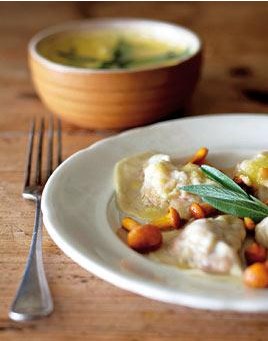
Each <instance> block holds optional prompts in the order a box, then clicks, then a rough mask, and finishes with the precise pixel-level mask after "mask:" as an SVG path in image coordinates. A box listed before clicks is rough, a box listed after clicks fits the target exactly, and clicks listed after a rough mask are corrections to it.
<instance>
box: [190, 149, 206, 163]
mask: <svg viewBox="0 0 268 341" xmlns="http://www.w3.org/2000/svg"><path fill="white" fill-rule="evenodd" d="M207 155H208V149H207V148H206V147H202V148H200V149H198V151H196V152H195V154H194V156H193V157H192V158H191V159H190V161H189V162H190V163H194V164H195V165H202V164H203V163H205V160H206V157H207Z"/></svg>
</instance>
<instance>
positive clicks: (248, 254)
mask: <svg viewBox="0 0 268 341" xmlns="http://www.w3.org/2000/svg"><path fill="white" fill-rule="evenodd" d="M266 257H267V249H265V247H263V246H262V245H260V244H257V243H255V242H254V243H252V244H251V245H249V246H248V247H247V248H246V250H245V258H246V261H247V264H249V265H251V264H253V263H257V262H265V260H266Z"/></svg>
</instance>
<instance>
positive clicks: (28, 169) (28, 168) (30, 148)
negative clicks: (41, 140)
mask: <svg viewBox="0 0 268 341" xmlns="http://www.w3.org/2000/svg"><path fill="white" fill-rule="evenodd" d="M34 131H35V119H33V121H32V124H31V127H30V131H29V142H28V148H27V155H26V168H25V179H24V187H23V188H24V189H25V188H26V187H27V186H29V185H30V178H31V166H32V155H33V141H34Z"/></svg>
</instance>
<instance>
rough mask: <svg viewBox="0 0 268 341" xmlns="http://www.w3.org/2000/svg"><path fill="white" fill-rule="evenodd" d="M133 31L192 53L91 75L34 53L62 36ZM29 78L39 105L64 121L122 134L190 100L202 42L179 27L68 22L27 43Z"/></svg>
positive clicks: (133, 22) (139, 21)
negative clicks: (49, 39)
mask: <svg viewBox="0 0 268 341" xmlns="http://www.w3.org/2000/svg"><path fill="white" fill-rule="evenodd" d="M107 28H108V29H111V30H112V29H115V28H116V29H120V30H121V29H122V30H123V31H125V30H129V29H131V30H135V31H136V30H137V32H146V33H148V32H149V33H150V34H152V35H153V36H155V37H157V38H160V39H163V40H167V39H169V40H171V41H173V42H177V43H178V45H181V44H184V45H185V46H187V48H188V49H189V51H190V53H189V55H187V56H186V57H184V58H182V59H181V60H179V61H176V62H175V63H174V64H172V65H169V66H161V65H160V66H159V65H158V66H148V67H146V68H135V69H134V68H133V69H124V70H122V69H120V70H116V69H113V70H93V69H86V68H77V67H72V66H66V65H62V64H58V63H55V62H52V61H49V60H48V59H46V58H45V57H43V56H42V55H41V54H40V53H39V52H38V49H37V46H38V43H39V42H40V41H42V40H43V39H45V38H47V37H49V36H53V35H56V34H59V33H60V34H62V32H70V31H71V32H75V31H96V30H102V29H106V30H107ZM29 64H30V69H31V73H32V79H33V82H34V85H35V88H36V91H37V92H38V94H39V96H40V98H41V100H42V101H43V102H44V104H45V105H46V106H47V107H48V109H49V110H51V111H52V112H53V113H55V114H56V115H58V116H60V117H62V119H63V120H65V121H68V122H70V123H73V124H75V125H77V126H80V127H85V128H97V129H122V128H128V127H134V126H140V125H144V124H148V123H151V122H154V121H157V120H159V119H162V118H164V117H165V116H167V115H168V114H170V113H173V112H175V111H176V110H178V109H179V108H181V107H182V106H183V105H184V104H185V103H186V102H188V101H189V99H190V97H191V95H192V93H193V90H194V88H195V85H196V83H197V80H198V78H199V75H200V69H201V42H200V39H199V38H198V37H197V36H196V35H195V34H194V33H193V32H191V31H189V30H188V29H186V28H183V27H181V26H178V25H173V24H169V23H164V22H158V21H151V20H143V19H96V20H88V21H78V22H71V23H67V24H64V25H60V26H56V27H53V28H50V29H47V30H45V31H42V32H40V33H38V34H37V35H36V36H35V37H33V38H32V40H31V41H30V43H29Z"/></svg>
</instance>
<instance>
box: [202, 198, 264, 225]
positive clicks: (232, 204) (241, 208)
mask: <svg viewBox="0 0 268 341" xmlns="http://www.w3.org/2000/svg"><path fill="white" fill-rule="evenodd" d="M202 200H203V201H205V202H207V203H208V204H210V205H212V206H213V207H215V208H217V209H218V210H219V211H222V212H224V213H227V214H231V215H234V216H237V217H240V218H243V217H249V218H251V219H253V220H254V221H255V222H259V221H261V220H262V219H264V218H266V217H267V215H268V210H267V212H266V213H265V212H264V211H263V210H262V209H260V207H259V206H258V205H257V204H255V203H254V202H252V203H246V202H245V201H229V200H222V199H216V198H210V197H202Z"/></svg>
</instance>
